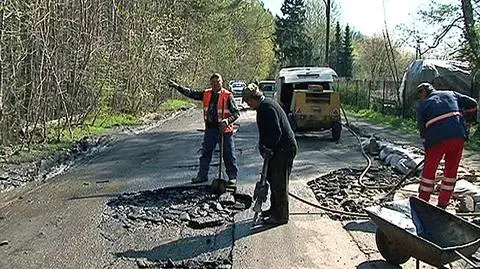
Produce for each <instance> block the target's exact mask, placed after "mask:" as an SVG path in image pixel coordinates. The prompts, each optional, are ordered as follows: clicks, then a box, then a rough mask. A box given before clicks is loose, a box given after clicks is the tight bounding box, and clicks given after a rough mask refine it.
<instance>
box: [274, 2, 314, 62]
mask: <svg viewBox="0 0 480 269" xmlns="http://www.w3.org/2000/svg"><path fill="white" fill-rule="evenodd" d="M280 10H281V11H282V14H283V16H282V17H279V16H277V18H276V21H275V24H276V33H275V41H276V43H277V51H276V53H277V58H278V59H279V60H280V63H281V65H282V66H306V65H310V64H311V62H312V42H311V40H310V39H309V38H308V36H307V34H306V31H305V20H306V17H305V6H304V1H303V0H285V1H284V2H283V4H282V8H281V9H280Z"/></svg>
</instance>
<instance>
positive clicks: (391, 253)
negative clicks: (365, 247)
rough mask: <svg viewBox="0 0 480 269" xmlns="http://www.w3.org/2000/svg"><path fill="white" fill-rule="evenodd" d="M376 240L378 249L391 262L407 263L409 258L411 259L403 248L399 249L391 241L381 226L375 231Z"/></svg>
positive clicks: (397, 263)
mask: <svg viewBox="0 0 480 269" xmlns="http://www.w3.org/2000/svg"><path fill="white" fill-rule="evenodd" d="M375 242H376V243H377V248H378V251H380V254H382V257H383V258H385V260H386V261H387V262H388V263H390V264H394V265H400V264H403V263H406V262H407V261H408V259H410V256H409V255H407V254H404V253H402V250H401V249H398V247H397V246H396V245H395V243H394V242H392V241H390V240H389V239H388V237H387V236H386V235H385V233H384V232H383V231H382V230H380V229H379V228H377V230H376V231H375Z"/></svg>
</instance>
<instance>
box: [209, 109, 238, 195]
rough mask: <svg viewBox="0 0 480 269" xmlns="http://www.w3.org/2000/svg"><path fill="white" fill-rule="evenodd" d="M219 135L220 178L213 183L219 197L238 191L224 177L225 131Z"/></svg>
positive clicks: (213, 188)
mask: <svg viewBox="0 0 480 269" xmlns="http://www.w3.org/2000/svg"><path fill="white" fill-rule="evenodd" d="M224 112H225V104H223V105H222V115H224ZM218 133H219V141H218V142H219V148H220V154H219V156H220V158H219V162H218V178H216V179H214V180H213V181H212V192H213V193H214V194H217V195H222V194H224V193H225V192H227V191H228V192H232V193H233V192H235V191H236V190H237V186H236V185H231V184H227V180H226V179H224V178H223V177H222V161H223V148H224V134H223V130H220V129H219V130H218Z"/></svg>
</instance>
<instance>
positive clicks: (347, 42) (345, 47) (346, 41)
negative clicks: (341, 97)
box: [338, 25, 353, 78]
mask: <svg viewBox="0 0 480 269" xmlns="http://www.w3.org/2000/svg"><path fill="white" fill-rule="evenodd" d="M340 58H341V74H340V73H339V74H338V75H339V76H342V77H349V78H350V77H352V70H353V47H352V33H351V32H350V27H349V26H348V25H347V26H346V27H345V35H344V38H343V44H342V55H341V57H340Z"/></svg>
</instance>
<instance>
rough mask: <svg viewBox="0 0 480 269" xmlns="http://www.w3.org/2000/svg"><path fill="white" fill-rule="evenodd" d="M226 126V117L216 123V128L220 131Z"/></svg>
mask: <svg viewBox="0 0 480 269" xmlns="http://www.w3.org/2000/svg"><path fill="white" fill-rule="evenodd" d="M227 126H228V120H227V119H223V120H221V121H220V122H219V123H218V129H219V130H220V131H223V130H225V128H227Z"/></svg>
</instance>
